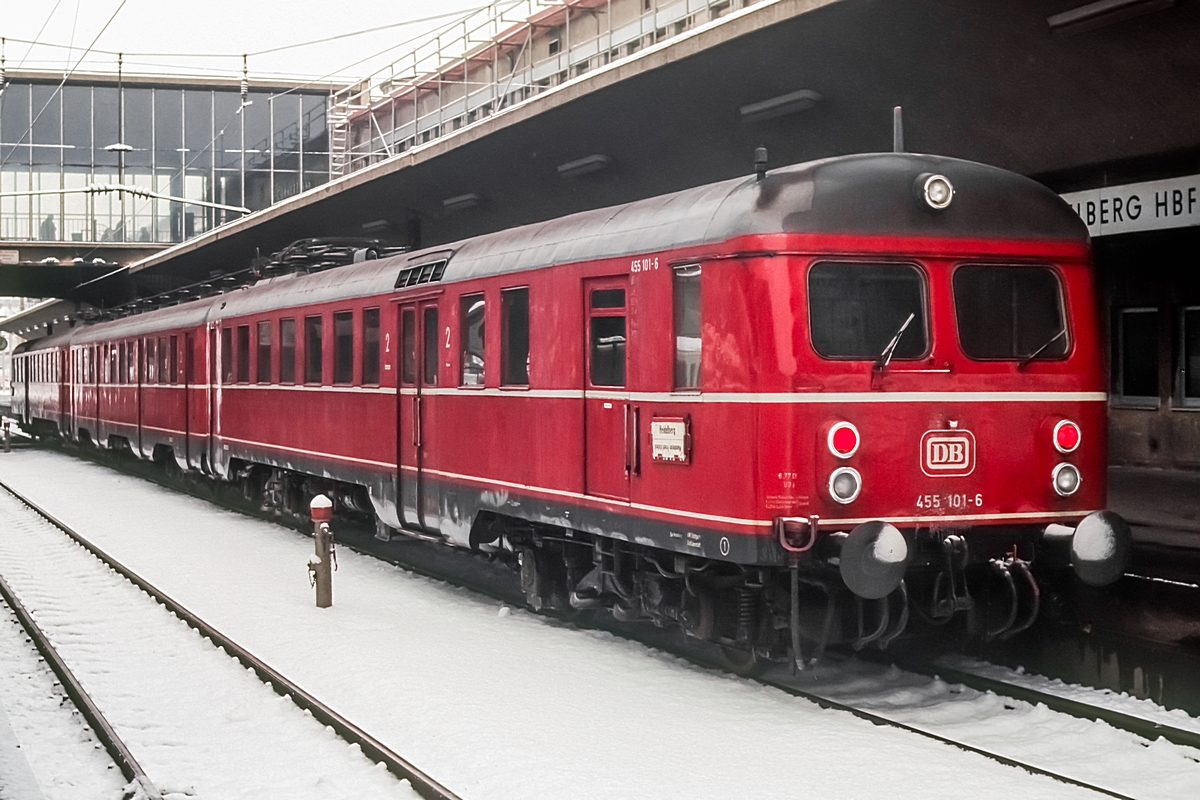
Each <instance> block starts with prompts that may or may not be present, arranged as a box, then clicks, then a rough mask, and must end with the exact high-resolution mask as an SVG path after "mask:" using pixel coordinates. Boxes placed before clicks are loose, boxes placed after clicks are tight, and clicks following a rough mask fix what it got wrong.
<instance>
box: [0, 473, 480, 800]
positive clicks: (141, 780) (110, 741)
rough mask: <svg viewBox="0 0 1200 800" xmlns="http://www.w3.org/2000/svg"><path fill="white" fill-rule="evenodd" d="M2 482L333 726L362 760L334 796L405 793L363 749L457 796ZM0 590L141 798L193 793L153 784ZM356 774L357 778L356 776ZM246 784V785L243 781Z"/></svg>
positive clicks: (6, 590)
mask: <svg viewBox="0 0 1200 800" xmlns="http://www.w3.org/2000/svg"><path fill="white" fill-rule="evenodd" d="M0 488H3V489H4V490H5V491H7V492H8V493H9V494H10V495H11V496H12V497H13V498H15V499H17V500H19V501H20V502H21V503H23V504H24V505H25V506H27V507H28V509H30V510H31V511H32V512H36V514H37V515H39V516H40V517H42V518H43V519H44V520H45V521H47V522H49V523H50V524H51V525H53V526H54V527H55V528H57V529H58V530H59V531H61V532H62V533H65V534H66V535H67V536H69V537H70V538H71V539H72V540H74V542H75V543H77V544H79V545H80V546H82V547H83V548H84V549H85V550H87V551H88V552H89V553H91V554H92V556H95V558H96V559H99V560H100V561H101V562H103V563H104V565H106V566H107V567H109V568H110V569H111V570H113V571H115V572H117V573H118V574H119V575H121V576H122V577H123V578H125V579H126V580H128V581H129V582H131V583H133V584H134V585H135V586H137V587H138V588H139V589H141V590H142V591H143V592H145V593H146V594H149V595H150V596H151V597H152V598H153V599H154V600H155V601H157V602H158V603H159V604H161V605H163V606H165V607H166V608H167V609H168V610H169V611H171V612H173V613H174V614H175V615H176V616H177V617H179V618H180V619H181V620H183V621H184V622H186V623H187V624H188V625H189V626H191V627H192V628H194V629H196V631H198V632H199V633H200V634H202V635H203V636H205V637H206V638H208V639H209V640H211V642H212V643H213V644H214V645H216V647H218V648H221V649H223V650H224V651H226V652H227V653H228V654H229V655H230V656H232V657H233V658H235V659H237V660H238V661H240V662H241V663H242V664H243V665H245V666H246V667H247V668H249V669H250V670H251V671H253V672H254V673H255V674H256V675H257V676H258V678H259V679H260V680H261V681H262V682H264V683H267V684H269V685H270V686H271V687H272V688H273V689H274V690H275V691H276V692H278V693H279V694H280V695H283V696H285V697H287V698H290V699H291V700H292V701H293V702H294V703H295V704H296V706H298V707H299V708H300V709H302V710H303V711H304V712H307V713H308V714H310V715H311V716H312V717H313V718H315V719H316V720H318V721H319V722H320V723H322V725H325V726H328V727H329V728H330V729H332V730H333V731H336V733H337V734H338V735H339V736H340V737H341V738H342V739H344V740H345V741H346V742H348V743H350V744H351V746H352V752H350V753H349V756H350V758H349V760H350V761H351V762H361V763H353V764H351V765H350V768H349V772H351V773H355V772H357V773H360V774H359V775H353V774H352V775H351V776H350V779H349V780H348V781H346V783H347V785H349V784H351V783H355V784H356V785H354V786H353V789H351V790H350V791H348V792H347V793H346V794H345V795H342V794H340V793H339V794H338V795H337V796H346V797H352V796H361V793H363V792H365V793H367V794H369V795H371V796H375V795H376V794H377V793H378V792H380V791H381V790H383V789H386V788H392V789H393V790H395V789H400V790H401V794H400V796H404V795H406V794H407V791H405V790H404V789H403V787H402V786H396V785H395V784H394V783H392V784H391V786H390V787H389V786H388V784H389V782H386V781H385V782H381V781H380V780H379V778H378V775H377V774H371V773H374V772H376V771H375V770H373V769H372V768H371V767H372V765H371V764H370V763H368V762H367V761H366V759H363V758H362V755H365V756H366V757H367V758H369V759H370V760H371V761H373V762H378V763H379V764H381V765H383V766H386V768H387V770H388V771H389V772H391V773H393V774H394V775H395V776H397V777H398V778H401V779H404V780H407V781H409V783H410V784H411V785H412V788H413V789H415V790H416V791H417V792H418V793H419V794H421V795H422V796H424V797H426V798H431V800H433V799H435V800H458V797H457V796H456V795H455V794H454V793H453V792H451V791H449V790H448V789H446V788H445V787H443V786H442V785H441V784H439V783H437V782H436V781H435V780H433V779H432V778H430V777H429V776H427V775H425V774H424V773H423V772H421V771H420V770H418V769H417V768H416V767H414V766H412V765H411V764H409V763H408V762H407V761H406V760H404V759H403V758H402V757H400V756H399V755H398V754H396V753H394V752H393V751H392V750H390V749H389V748H388V747H387V746H385V745H383V744H382V743H380V742H378V741H377V740H376V739H374V738H373V737H371V736H370V735H369V734H367V733H366V732H364V731H362V730H361V729H359V728H358V727H357V726H355V725H354V724H353V723H352V722H350V721H349V720H347V719H345V718H343V717H342V716H341V715H339V714H338V713H337V712H335V711H334V710H332V709H331V708H329V707H327V706H326V705H325V704H323V703H321V702H320V701H319V700H317V699H316V698H314V697H312V696H311V695H309V694H308V693H307V692H305V691H304V690H303V689H301V688H300V687H299V686H297V685H295V684H294V683H293V682H291V681H290V680H288V679H287V678H286V677H284V676H283V675H282V674H280V673H278V672H277V671H275V670H273V669H272V668H271V667H270V666H268V665H266V664H265V663H263V662H261V661H260V660H259V659H257V658H255V657H254V656H253V655H252V654H250V653H249V652H247V651H246V650H245V649H244V648H242V647H239V646H238V645H237V643H236V642H234V641H232V640H231V639H230V638H228V637H226V636H224V635H222V634H221V633H220V632H219V631H217V630H216V629H215V628H213V627H212V626H210V625H208V624H207V623H205V622H204V621H203V620H202V619H200V618H199V617H197V616H196V615H195V614H192V613H191V612H189V611H188V610H187V609H185V608H184V607H183V606H181V605H180V604H179V603H177V602H175V601H174V600H172V599H171V598H170V597H168V596H167V595H166V594H165V593H163V592H161V591H159V590H158V589H156V588H155V587H154V586H153V585H151V584H150V583H149V582H147V581H146V580H144V579H143V578H141V577H140V576H138V575H136V574H135V573H134V572H133V571H131V570H129V569H128V568H126V567H125V566H124V565H122V564H120V563H119V562H118V561H116V560H115V559H114V558H112V557H111V556H109V555H108V554H107V553H105V552H104V551H103V550H101V549H100V548H98V547H96V546H95V545H94V544H92V543H91V542H89V541H88V540H87V539H85V538H84V537H83V536H81V535H80V534H79V533H77V532H76V531H74V530H73V529H71V528H70V527H69V526H67V525H65V524H64V523H62V522H61V521H59V520H57V519H55V518H54V517H53V516H52V515H51V514H49V513H48V512H47V511H45V510H44V509H42V508H41V507H39V506H38V505H36V504H35V503H33V502H32V501H30V500H29V499H28V498H26V497H24V496H22V495H21V494H20V493H19V492H17V491H15V490H14V489H12V488H11V487H10V486H8V485H7V484H4V483H3V482H0ZM9 522H10V526H9V528H10V532H11V528H12V525H11V522H12V520H11V519H10V520H9ZM6 555H8V556H12V555H13V551H11V550H10V551H9V552H7V553H5V552H3V551H0V563H5V562H6V561H7V564H6V566H5V569H9V568H10V565H12V564H15V563H17V559H11V560H7V559H5V558H4V556H6ZM56 555H57V554H56ZM50 558H51V559H53V558H54V557H53V556H51V557H50ZM93 563H94V562H93ZM97 566H98V565H97ZM27 577H28V576H27ZM70 577H76V575H74V574H72V575H71V576H70ZM39 588H41V587H37V588H35V589H34V592H35V593H37V591H38V589H39ZM0 591H2V593H3V594H4V597H5V600H6V601H7V602H8V603H9V605H11V606H12V608H13V610H14V612H15V613H16V614H17V616H18V618H19V619H20V620H21V622H22V625H23V626H24V627H25V628H26V630H27V631H29V633H30V635H31V636H32V637H34V639H35V641H38V642H39V643H38V649H39V651H41V652H42V653H43V655H44V657H45V658H46V659H47V662H48V663H51V664H52V667H53V669H54V671H55V673H56V674H57V675H58V676H59V679H60V680H61V681H62V682H63V685H64V688H66V689H67V691H68V694H69V695H70V696H71V698H72V699H73V700H74V701H75V702H76V703H77V705H79V707H80V710H81V712H82V713H83V714H84V715H85V716H86V717H87V719H88V721H89V722H90V723H91V724H92V726H93V728H94V730H95V731H96V733H97V734H98V736H99V737H100V738H101V740H102V742H103V743H104V745H105V747H106V748H107V749H109V751H110V753H112V755H113V758H114V760H115V761H116V762H117V763H118V764H119V765H120V768H121V770H122V772H123V773H125V775H126V777H127V778H128V779H129V780H130V781H133V782H135V783H137V784H139V785H140V786H141V787H142V797H144V798H145V800H161V798H163V796H164V795H167V796H168V797H169V796H171V795H174V794H182V795H187V796H192V795H194V794H195V793H194V791H193V789H192V788H191V787H190V786H189V788H187V789H185V790H182V791H179V792H167V791H164V792H162V793H160V792H159V790H158V789H156V788H155V786H154V785H153V784H152V783H151V782H150V780H149V779H148V778H147V777H146V773H145V772H144V771H143V770H142V768H141V767H140V766H139V765H138V763H137V761H136V760H135V759H134V757H133V755H132V753H131V752H130V749H129V748H128V747H126V745H125V744H124V743H123V742H121V740H120V738H119V737H118V736H117V734H116V732H115V730H114V727H113V726H112V725H111V724H109V722H108V721H107V720H106V719H105V718H104V716H103V715H102V714H101V712H100V710H99V707H98V706H97V704H96V703H95V702H93V701H92V699H91V697H89V696H88V694H87V692H86V691H85V690H84V689H83V687H82V685H81V684H80V682H79V681H78V680H76V679H75V677H74V675H72V673H71V671H70V669H69V668H68V667H67V666H66V664H65V662H64V661H63V659H62V658H61V657H59V656H58V654H57V652H55V650H54V648H53V646H52V645H51V644H50V641H49V637H47V636H46V635H45V634H44V633H43V632H42V631H41V630H40V626H38V625H37V623H36V622H35V621H34V618H33V616H32V615H31V614H29V613H28V612H27V611H26V610H25V608H24V607H23V606H22V604H21V602H20V601H19V600H18V598H17V597H16V595H15V593H14V592H13V591H12V589H11V588H10V587H9V585H8V584H7V583H6V582H4V581H3V576H0ZM99 591H104V590H99ZM47 601H49V602H47ZM48 604H52V605H57V598H51V597H49V596H48V595H45V594H43V595H42V605H43V606H45V605H48ZM57 610H61V609H57ZM115 613H116V614H123V613H125V610H124V609H118V610H117V611H116V612H115ZM66 635H69V636H73V637H78V636H80V634H79V632H78V631H67V633H66ZM43 643H44V647H45V649H43ZM121 660H122V659H121V658H120V657H118V658H116V659H115V661H116V663H120V662H121ZM112 666H113V664H112V663H109V664H106V665H105V666H103V667H101V668H100V670H101V671H104V670H111V668H112ZM289 722H292V724H297V723H298V724H300V725H301V726H304V723H303V721H301V720H289ZM255 723H256V724H257V723H259V720H255ZM310 727H311V724H310ZM143 732H144V731H143ZM268 743H270V739H269V740H268ZM180 744H183V742H170V743H168V745H169V746H177V745H180ZM275 744H278V743H275ZM359 752H361V755H359ZM343 754H345V752H344V751H343ZM340 766H342V765H337V764H335V765H334V769H335V770H336V769H337V768H338V767H340ZM329 767H330V764H329V762H327V761H323V762H322V763H321V769H322V772H321V773H318V774H317V780H316V784H317V786H318V788H319V789H320V791H319V793H318V794H317V795H316V796H319V797H325V796H328V794H327V790H328V788H329V787H328V786H323V787H322V786H321V784H322V783H323V782H324V777H325V775H324V771H325V770H326V769H328V768H329ZM231 774H236V771H233V772H232V773H231ZM339 777H341V776H339ZM363 778H365V780H363ZM355 779H357V781H356V780H355ZM197 782H198V781H197ZM247 788H249V787H247ZM262 788H264V789H265V788H267V787H266V786H264V787H262ZM338 788H339V789H342V788H343V787H341V786H339V787H338ZM347 788H348V787H347ZM221 794H224V793H221ZM254 795H255V791H253V790H251V791H249V792H248V794H247V795H246V796H254ZM201 796H202V797H203V794H201ZM227 796H242V795H241V793H240V792H238V793H235V794H232V795H227ZM291 796H295V794H294V793H293V794H292V795H291ZM139 800H141V797H139Z"/></svg>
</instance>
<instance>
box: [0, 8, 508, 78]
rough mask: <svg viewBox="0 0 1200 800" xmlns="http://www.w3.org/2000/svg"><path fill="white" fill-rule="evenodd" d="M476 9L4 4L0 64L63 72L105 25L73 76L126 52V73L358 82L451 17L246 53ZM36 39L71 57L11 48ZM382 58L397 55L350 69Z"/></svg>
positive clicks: (111, 67) (111, 65) (109, 67)
mask: <svg viewBox="0 0 1200 800" xmlns="http://www.w3.org/2000/svg"><path fill="white" fill-rule="evenodd" d="M482 5H484V3H483V2H481V0H441V2H439V1H438V0H387V1H386V2H385V0H336V1H334V0H325V1H324V2H321V1H320V0H254V1H248V0H204V1H203V2H187V3H183V2H177V0H124V5H122V0H5V2H4V6H5V8H4V13H3V15H2V16H0V36H3V37H6V38H7V40H8V41H7V44H6V46H5V55H6V57H7V67H8V69H9V70H10V71H11V70H16V69H17V68H18V67H19V66H21V67H24V68H28V69H50V70H55V71H58V72H63V71H65V70H66V69H68V68H69V67H70V66H74V64H75V62H76V61H77V60H78V59H79V57H80V55H81V54H82V52H83V50H84V49H86V48H87V46H88V45H89V44H90V43H91V42H92V40H93V39H95V37H96V35H97V34H99V33H100V31H101V29H103V28H104V25H105V23H106V22H108V20H109V18H110V17H111V18H112V22H111V23H110V24H109V26H108V28H107V30H105V31H104V33H103V34H102V35H101V36H100V38H99V40H98V41H97V42H96V44H95V50H100V51H107V52H105V53H94V54H92V55H90V56H89V57H88V58H87V59H86V60H85V61H84V62H83V65H82V66H81V67H79V69H81V70H96V71H103V72H115V71H116V61H117V59H116V56H115V55H110V54H109V53H115V52H124V53H125V54H126V55H125V69H126V70H127V71H129V72H152V73H171V72H172V71H182V72H187V73H195V72H204V73H210V72H213V73H219V74H238V73H240V72H241V55H240V54H241V53H246V52H248V53H250V54H251V55H250V60H249V67H250V74H251V79H253V76H254V75H255V73H258V74H261V75H267V74H276V75H289V76H303V77H307V78H316V77H323V76H326V75H329V74H331V73H337V74H339V75H342V76H346V77H357V76H362V75H366V74H368V73H369V72H370V71H371V69H372V67H382V66H383V65H385V64H387V63H390V62H392V61H394V60H395V59H396V58H397V57H399V56H400V55H402V54H403V53H404V52H405V51H406V50H408V49H411V47H405V46H400V47H396V46H397V45H401V43H402V42H404V41H405V40H406V39H409V38H411V37H413V36H415V35H418V34H420V33H422V32H425V31H429V30H432V29H434V28H436V27H439V26H442V25H446V24H448V23H451V22H452V21H453V19H454V17H453V16H447V17H445V18H443V19H438V20H436V21H427V22H424V23H418V24H414V25H409V26H405V27H395V28H390V29H388V30H385V31H380V32H376V33H371V34H365V35H362V36H354V37H351V38H345V39H341V40H339V41H334V42H328V43H325V44H317V45H311V46H308V47H300V48H293V49H288V50H284V51H281V52H277V53H266V54H261V55H254V53H256V52H260V51H264V50H269V49H272V48H276V47H282V46H285V45H294V44H299V43H302V42H307V41H311V40H314V39H322V38H325V37H329V36H334V35H337V34H342V33H352V32H355V31H362V30H365V29H368V28H374V27H378V26H382V25H390V24H393V23H398V22H405V21H409V20H419V19H423V18H428V17H431V16H435V15H442V14H446V13H447V12H457V11H466V10H469V9H472V8H476V7H479V6H482ZM118 7H119V8H120V10H119V11H117V9H118ZM114 12H116V16H115V17H113V13H114ZM43 25H44V26H45V28H44V30H42V28H43ZM39 30H42V32H41V34H40V35H39V33H38V31H39ZM35 39H36V40H37V41H38V42H43V43H47V44H52V45H73V47H74V49H73V50H68V49H65V48H60V47H48V46H42V47H36V46H35V47H33V48H32V50H31V49H30V45H29V44H27V43H25V42H22V41H14V40H35ZM388 48H396V49H393V50H392V51H391V52H389V53H386V54H384V55H379V56H376V57H374V58H372V59H369V60H368V61H366V62H365V63H360V64H355V63H354V62H358V61H361V60H362V59H364V58H367V57H369V56H373V55H374V54H378V53H380V52H381V51H384V50H387V49H388ZM200 54H225V55H226V57H221V58H206V57H200Z"/></svg>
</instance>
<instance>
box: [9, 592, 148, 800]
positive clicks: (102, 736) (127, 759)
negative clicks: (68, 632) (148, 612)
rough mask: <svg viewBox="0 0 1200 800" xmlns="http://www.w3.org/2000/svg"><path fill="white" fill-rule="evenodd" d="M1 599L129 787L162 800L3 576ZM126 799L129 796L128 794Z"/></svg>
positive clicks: (143, 771)
mask: <svg viewBox="0 0 1200 800" xmlns="http://www.w3.org/2000/svg"><path fill="white" fill-rule="evenodd" d="M0 596H2V597H3V598H4V602H5V603H6V604H7V605H8V607H9V608H10V609H12V612H13V614H14V615H15V616H16V618H17V620H18V621H19V622H20V623H21V627H22V628H24V629H25V633H27V634H28V635H29V638H30V640H31V641H32V642H33V645H34V647H36V648H37V651H38V652H39V653H41V655H42V658H44V659H45V660H46V665H47V666H49V667H50V670H51V671H52V672H53V673H54V675H55V677H57V678H58V681H59V683H60V684H62V687H63V690H64V691H66V693H67V696H68V697H70V698H71V702H73V703H74V704H75V708H77V709H78V710H79V713H80V714H82V715H83V718H84V719H86V720H87V722H88V725H90V726H91V728H92V731H93V732H94V733H95V734H96V738H97V739H99V740H100V744H102V745H103V746H104V749H105V750H106V751H107V752H108V754H109V756H110V757H111V758H112V760H113V763H114V764H116V766H117V768H118V769H119V770H121V774H122V775H123V776H125V780H126V781H128V782H129V783H130V784H131V785H133V786H136V787H137V788H138V789H140V791H141V794H142V796H144V797H145V798H146V800H162V794H161V793H160V792H159V791H158V788H157V787H156V786H155V785H154V783H153V782H152V781H151V780H150V778H148V777H147V776H146V771H145V770H144V769H142V766H141V764H139V763H138V761H137V759H136V758H134V757H133V753H131V752H130V751H129V747H128V746H126V744H125V742H124V741H122V740H121V737H120V736H118V735H117V732H116V730H114V729H113V726H112V725H111V724H110V723H109V721H108V719H107V718H106V717H105V716H104V713H103V712H102V711H101V710H100V708H99V706H97V705H96V703H95V701H94V700H92V697H91V695H89V694H88V693H87V690H86V689H84V688H83V684H81V683H80V682H79V680H78V679H77V678H76V677H75V674H74V673H73V672H71V668H70V667H68V666H67V662H66V661H64V660H63V658H62V656H60V655H59V654H58V651H57V650H55V649H54V645H53V644H51V642H50V639H49V637H47V636H46V633H45V632H44V631H43V630H42V629H41V628H40V627H39V626H38V624H37V622H36V621H34V619H33V616H32V615H30V613H29V612H28V611H27V610H26V609H25V606H24V605H22V604H21V601H20V599H18V598H17V596H16V594H14V593H13V591H12V589H11V588H10V587H9V585H8V582H7V581H5V580H4V576H3V575H0ZM127 796H128V795H127Z"/></svg>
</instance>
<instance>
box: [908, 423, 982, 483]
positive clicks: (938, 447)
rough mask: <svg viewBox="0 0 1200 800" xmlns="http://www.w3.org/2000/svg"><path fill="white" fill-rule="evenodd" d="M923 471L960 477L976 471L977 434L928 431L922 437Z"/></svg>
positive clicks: (954, 431)
mask: <svg viewBox="0 0 1200 800" xmlns="http://www.w3.org/2000/svg"><path fill="white" fill-rule="evenodd" d="M921 471H922V472H924V473H925V474H926V475H928V476H930V477H947V478H949V477H958V476H962V475H970V474H971V473H972V472H974V471H975V436H974V435H973V434H972V433H971V432H970V431H964V430H948V431H926V432H925V435H924V436H922V437H921Z"/></svg>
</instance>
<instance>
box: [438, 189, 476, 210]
mask: <svg viewBox="0 0 1200 800" xmlns="http://www.w3.org/2000/svg"><path fill="white" fill-rule="evenodd" d="M482 201H483V198H482V197H480V196H479V195H477V194H475V192H468V193H467V194H459V195H455V196H454V197H447V198H446V199H445V200H443V201H442V208H444V209H445V210H446V211H464V210H466V209H468V208H474V207H475V206H477V205H479V204H480V203H481V202H482Z"/></svg>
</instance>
